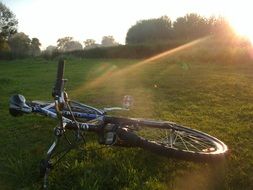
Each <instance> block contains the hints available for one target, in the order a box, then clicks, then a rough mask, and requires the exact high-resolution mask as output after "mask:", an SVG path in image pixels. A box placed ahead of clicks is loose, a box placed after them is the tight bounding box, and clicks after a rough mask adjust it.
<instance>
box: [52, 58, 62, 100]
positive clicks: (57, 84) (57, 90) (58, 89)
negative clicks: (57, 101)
mask: <svg viewBox="0 0 253 190" xmlns="http://www.w3.org/2000/svg"><path fill="white" fill-rule="evenodd" d="M64 65H65V61H64V59H60V60H59V62H58V69H57V75H56V81H55V85H54V88H53V92H52V96H53V97H55V96H61V94H62V92H63V88H64V84H63V83H64V81H63V74H64Z"/></svg>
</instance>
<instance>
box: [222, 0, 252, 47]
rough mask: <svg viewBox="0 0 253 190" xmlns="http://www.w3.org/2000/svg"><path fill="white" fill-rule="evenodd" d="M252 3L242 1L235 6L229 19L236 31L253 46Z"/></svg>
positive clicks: (229, 14) (228, 16) (230, 12)
mask: <svg viewBox="0 0 253 190" xmlns="http://www.w3.org/2000/svg"><path fill="white" fill-rule="evenodd" d="M251 4H252V3H251V2H250V1H240V2H236V3H234V4H233V6H232V7H233V8H231V9H230V11H229V13H228V15H227V18H228V20H229V22H230V24H231V26H232V28H233V29H234V31H235V32H236V33H237V34H238V35H239V36H241V37H244V38H246V39H248V40H250V42H251V43H252V44H253V28H252V26H251V22H252V17H253V12H252V10H251V7H252V6H251Z"/></svg>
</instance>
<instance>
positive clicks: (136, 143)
mask: <svg viewBox="0 0 253 190" xmlns="http://www.w3.org/2000/svg"><path fill="white" fill-rule="evenodd" d="M63 73H64V60H60V61H59V63H58V70H57V77H56V82H55V86H54V88H53V92H52V96H53V98H54V101H53V102H44V101H31V102H26V99H25V97H24V96H22V95H20V94H17V95H13V96H11V98H10V107H9V111H10V114H11V115H13V116H21V115H23V114H24V113H26V114H29V113H37V114H41V115H44V116H48V117H51V118H54V119H57V120H58V125H57V126H56V127H55V128H54V136H55V140H54V142H53V144H52V145H51V146H50V147H49V149H48V151H47V156H46V158H45V159H43V160H42V161H41V164H40V174H41V176H42V177H44V183H43V187H44V188H47V183H48V175H49V173H50V171H51V170H52V168H53V166H54V165H55V164H56V163H58V162H59V161H60V160H61V159H62V158H63V157H64V156H65V155H66V154H67V153H68V152H69V150H71V149H72V148H73V146H72V143H71V142H70V140H69V139H68V137H67V136H66V135H65V133H66V131H67V130H74V134H75V141H76V142H79V141H80V140H83V141H84V142H85V140H86V139H85V137H84V135H83V133H84V132H94V133H97V134H98V136H99V143H100V144H102V145H108V146H123V147H126V148H127V147H139V148H143V149H145V150H148V151H151V152H153V153H156V154H158V155H162V156H166V157H171V158H176V159H182V160H189V161H196V162H213V161H217V160H221V159H223V158H224V156H225V155H226V154H227V152H228V148H227V146H226V145H225V144H224V143H223V142H222V141H220V140H218V139H217V138H215V137H213V136H211V135H208V134H206V133H203V132H201V131H198V130H195V129H190V128H188V127H184V126H181V125H178V124H176V123H173V122H170V121H155V120H147V119H137V118H126V117H115V116H110V115H107V113H108V112H110V111H113V110H129V109H128V108H129V106H131V102H132V97H131V96H125V97H124V100H123V102H124V106H123V107H112V108H104V109H97V108H94V107H92V106H88V105H86V104H82V103H80V102H76V101H72V100H70V99H69V98H68V95H67V92H66V91H65V89H64V84H65V83H66V80H65V79H63ZM62 137H64V139H65V140H66V142H67V143H68V144H69V145H70V146H69V148H68V149H67V150H65V151H64V152H63V154H62V155H61V156H60V158H58V159H56V161H54V162H53V157H54V156H55V154H56V151H55V150H56V147H57V145H58V144H59V140H60V138H62Z"/></svg>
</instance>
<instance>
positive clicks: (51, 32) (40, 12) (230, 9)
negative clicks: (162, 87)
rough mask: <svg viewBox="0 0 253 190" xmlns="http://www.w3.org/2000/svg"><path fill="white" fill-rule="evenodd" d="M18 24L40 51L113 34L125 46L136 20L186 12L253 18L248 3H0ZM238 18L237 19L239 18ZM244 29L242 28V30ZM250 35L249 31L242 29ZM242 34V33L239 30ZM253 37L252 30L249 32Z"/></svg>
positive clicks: (203, 0)
mask: <svg viewBox="0 0 253 190" xmlns="http://www.w3.org/2000/svg"><path fill="white" fill-rule="evenodd" d="M2 2H3V3H4V4H5V5H6V6H7V7H9V8H10V9H11V10H12V12H13V13H15V15H16V18H17V19H18V21H19V25H18V31H19V32H24V33H25V34H27V35H29V37H30V38H33V37H37V38H39V40H40V42H41V43H42V48H43V49H44V48H46V47H47V46H48V45H56V42H57V39H59V38H61V37H65V36H71V37H74V40H77V41H80V42H81V43H82V42H83V41H84V40H86V39H94V40H96V43H101V40H102V37H103V36H108V35H112V36H113V37H114V39H115V40H116V41H117V42H119V43H121V44H124V43H125V37H126V34H127V31H128V29H129V28H130V27H131V26H133V25H134V24H136V22H137V21H139V20H143V19H150V18H158V17H161V16H164V15H167V16H168V17H169V18H171V19H172V21H173V20H175V19H176V18H177V17H180V16H184V15H185V14H187V13H197V14H200V15H202V16H207V17H209V16H224V17H226V18H228V20H230V21H231V22H232V23H233V25H234V26H235V27H240V26H242V22H241V18H244V17H249V14H250V16H251V18H253V13H251V12H253V11H251V10H250V9H251V7H252V5H253V2H252V3H251V2H250V0H240V1H238V0H2ZM238 15H239V16H238ZM241 28H243V27H241ZM243 30H246V32H249V31H248V30H250V29H249V28H246V29H243ZM242 32H245V31H242ZM251 33H252V36H253V31H252V30H251Z"/></svg>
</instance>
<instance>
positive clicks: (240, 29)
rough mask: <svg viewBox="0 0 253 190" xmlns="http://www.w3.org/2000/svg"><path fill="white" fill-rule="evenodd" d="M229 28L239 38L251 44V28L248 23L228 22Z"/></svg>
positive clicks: (239, 21)
mask: <svg viewBox="0 0 253 190" xmlns="http://www.w3.org/2000/svg"><path fill="white" fill-rule="evenodd" d="M230 23H231V26H232V28H233V29H234V31H235V32H236V33H237V34H238V35H239V36H241V37H243V38H246V39H248V40H250V42H251V43H252V44H253V26H252V25H251V23H250V22H247V21H245V20H244V21H243V19H242V20H238V19H236V20H230Z"/></svg>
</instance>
